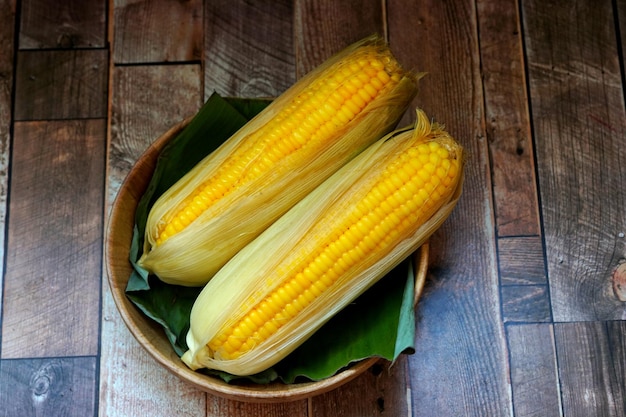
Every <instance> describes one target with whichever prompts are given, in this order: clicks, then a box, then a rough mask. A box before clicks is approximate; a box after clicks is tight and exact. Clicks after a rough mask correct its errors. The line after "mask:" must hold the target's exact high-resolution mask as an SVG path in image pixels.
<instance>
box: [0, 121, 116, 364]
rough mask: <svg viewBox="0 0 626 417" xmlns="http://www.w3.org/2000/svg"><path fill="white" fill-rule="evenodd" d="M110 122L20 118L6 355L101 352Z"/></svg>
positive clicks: (9, 243)
mask: <svg viewBox="0 0 626 417" xmlns="http://www.w3.org/2000/svg"><path fill="white" fill-rule="evenodd" d="M105 129H106V122H105V120H79V121H53V122H23V123H16V124H15V140H14V143H13V151H14V153H13V155H12V171H11V184H10V194H11V200H10V204H9V211H10V213H11V216H10V217H9V222H8V240H7V253H6V275H5V283H4V312H3V321H2V357H3V358H25V357H46V356H72V355H80V356H85V355H96V354H97V353H98V336H99V335H98V322H99V307H100V271H101V266H100V265H101V259H102V254H101V250H102V203H103V200H104V197H103V189H102V184H103V182H104V177H103V175H104V152H105V134H106V130H105ZM42 311H43V312H45V314H41V312H42ZM68 341H73V342H72V343H68Z"/></svg>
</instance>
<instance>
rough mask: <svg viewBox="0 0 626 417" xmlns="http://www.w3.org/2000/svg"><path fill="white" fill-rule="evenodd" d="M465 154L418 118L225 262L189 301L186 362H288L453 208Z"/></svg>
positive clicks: (257, 366)
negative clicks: (310, 338) (300, 346)
mask: <svg viewBox="0 0 626 417" xmlns="http://www.w3.org/2000/svg"><path fill="white" fill-rule="evenodd" d="M462 178H463V151H462V148H461V147H460V146H459V145H458V144H457V143H456V142H455V141H454V139H452V138H451V137H450V136H449V135H448V134H447V133H446V132H445V131H444V130H443V128H442V127H441V126H440V125H437V124H432V125H431V124H430V123H429V121H428V119H427V117H426V115H425V114H424V112H422V111H418V112H417V122H416V125H415V128H414V129H404V130H400V131H397V132H395V133H392V134H390V135H389V136H388V137H386V138H383V139H381V140H380V141H378V142H376V143H375V144H373V145H372V146H370V148H368V149H367V150H366V151H364V152H363V153H361V154H360V155H359V156H357V157H356V158H355V159H354V160H352V161H351V162H349V163H348V164H347V165H345V166H344V167H343V168H342V169H340V170H339V171H337V173H336V174H334V175H333V176H331V177H330V178H329V179H328V180H326V181H325V182H324V183H323V184H321V185H320V186H319V187H317V188H316V189H315V190H314V191H313V192H311V193H310V194H309V195H308V196H307V197H305V198H304V199H303V200H302V201H301V202H299V203H298V204H296V205H295V206H294V207H293V208H292V209H291V210H289V211H288V212H287V213H286V214H285V215H284V216H282V217H281V218H280V219H279V220H277V221H276V222H275V223H274V224H273V225H271V226H270V227H269V228H268V229H267V230H266V231H265V232H264V233H263V234H261V235H260V236H259V237H258V238H257V239H255V240H254V241H253V242H252V243H250V244H249V245H248V246H246V247H245V248H244V249H243V250H241V251H240V252H239V253H238V254H237V255H236V256H235V257H233V258H232V259H231V261H230V262H228V263H227V264H226V265H225V266H224V267H223V268H222V269H221V270H220V271H219V272H218V273H217V274H216V275H215V276H214V277H213V279H212V280H211V281H210V282H209V283H208V284H207V285H206V286H205V288H204V289H203V290H202V291H201V293H200V295H199V297H198V298H197V300H196V301H195V303H194V306H193V308H192V312H191V317H190V330H189V332H188V334H187V344H188V346H189V350H188V351H187V352H186V353H185V354H184V355H183V357H182V359H183V361H184V362H185V363H186V364H187V365H188V366H189V367H190V368H192V369H198V368H204V367H205V368H210V369H219V370H222V371H226V372H229V373H232V374H235V375H249V374H254V373H256V372H260V371H262V370H264V369H266V368H268V367H270V366H272V365H274V364H275V363H277V362H278V361H279V360H280V359H282V358H284V357H285V356H286V355H287V354H288V353H290V352H291V351H293V350H294V349H295V348H296V347H297V346H298V345H300V344H301V343H302V342H303V341H304V340H306V338H308V337H309V336H310V335H311V334H312V333H313V332H314V331H315V330H316V329H318V328H319V327H320V326H321V325H322V324H323V323H324V322H326V321H327V320H328V319H330V318H331V317H332V316H333V315H334V314H336V313H337V312H338V311H339V310H340V309H342V308H343V307H344V306H346V305H347V304H348V303H350V302H352V301H353V300H354V299H355V298H356V297H358V295H360V294H361V293H363V292H364V291H365V290H366V289H367V288H368V287H369V286H371V285H372V284H373V283H375V282H376V281H377V280H378V279H380V278H381V277H382V276H384V275H385V274H386V273H387V272H389V271H390V270H391V269H392V268H393V267H395V266H396V265H397V264H398V263H400V262H401V261H402V260H403V259H405V258H406V257H407V256H409V255H410V254H411V253H412V252H413V251H415V250H416V249H417V248H418V247H419V246H420V245H421V244H423V243H424V242H425V241H426V240H427V239H428V237H429V236H430V235H431V234H432V233H433V232H434V231H435V230H436V229H437V228H438V227H439V226H440V225H441V223H442V222H443V221H444V220H445V219H446V218H447V216H448V215H449V214H450V212H451V211H452V209H453V208H454V206H455V204H456V202H457V200H458V198H459V196H460V194H461V188H462Z"/></svg>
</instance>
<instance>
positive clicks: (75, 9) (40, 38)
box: [19, 0, 107, 49]
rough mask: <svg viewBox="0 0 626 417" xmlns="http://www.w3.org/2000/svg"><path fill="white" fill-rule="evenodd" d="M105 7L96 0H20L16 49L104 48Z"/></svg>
mask: <svg viewBox="0 0 626 417" xmlns="http://www.w3.org/2000/svg"><path fill="white" fill-rule="evenodd" d="M106 8H107V4H106V2H104V1H99V0H68V1H62V2H58V1H52V0H25V1H22V2H21V13H20V17H21V19H20V36H19V48H20V49H44V48H96V47H99V48H101V47H104V46H105V43H106Z"/></svg>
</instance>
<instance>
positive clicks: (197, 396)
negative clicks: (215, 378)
mask: <svg viewBox="0 0 626 417" xmlns="http://www.w3.org/2000/svg"><path fill="white" fill-rule="evenodd" d="M102 320H103V321H102V350H101V359H100V381H99V382H100V385H99V392H100V397H99V404H98V406H99V414H98V415H101V416H107V417H126V416H142V415H150V416H154V417H171V416H188V417H192V416H194V417H195V416H204V415H206V414H205V410H206V397H207V395H206V394H205V393H204V392H200V391H198V390H197V389H194V388H192V387H191V386H189V385H186V384H185V383H184V382H182V381H181V380H180V379H178V378H177V377H176V376H174V375H172V374H170V373H169V372H168V371H167V370H166V369H165V368H163V367H161V366H160V365H159V364H158V363H157V362H156V361H155V360H154V359H153V358H152V357H151V356H149V355H148V353H147V352H146V351H145V350H144V349H143V347H141V346H140V345H139V343H137V341H136V340H135V339H134V338H133V336H132V335H131V334H130V332H129V331H128V329H127V328H126V325H125V324H124V322H123V321H122V318H121V317H120V315H119V313H118V312H117V309H116V308H115V304H114V303H113V299H112V297H111V292H110V289H109V288H108V284H106V283H105V287H104V288H103V300H102Z"/></svg>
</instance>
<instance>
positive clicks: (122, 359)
mask: <svg viewBox="0 0 626 417" xmlns="http://www.w3.org/2000/svg"><path fill="white" fill-rule="evenodd" d="M201 81H202V74H201V70H200V66H199V65H150V66H122V67H115V68H114V73H113V87H112V90H113V91H112V109H111V140H110V145H109V153H108V155H107V161H108V177H107V200H106V211H107V213H108V211H109V210H110V208H111V205H112V203H113V201H114V199H115V196H116V195H117V192H118V190H119V187H120V186H121V183H122V181H123V180H124V178H125V177H126V175H127V174H128V172H129V171H130V169H131V168H132V166H133V164H134V163H135V161H136V160H137V159H138V158H139V156H140V155H141V154H142V153H143V151H144V150H145V149H146V148H147V147H148V146H149V145H150V144H151V143H152V142H153V141H154V140H155V139H156V138H157V137H158V136H160V135H161V134H162V133H164V132H165V131H166V130H167V129H168V128H169V127H171V126H172V125H174V124H175V123H178V122H179V121H181V120H182V119H184V118H186V117H188V116H190V115H192V114H193V113H195V112H196V111H197V110H198V108H199V107H200V105H201V98H202V87H201ZM105 276H106V275H105ZM101 326H102V330H101V332H102V335H101V356H100V401H99V415H102V416H110V417H122V416H133V415H148V414H149V415H151V416H173V415H196V416H201V415H205V410H206V395H205V394H204V393H203V392H200V391H198V390H197V389H194V388H191V387H190V386H188V385H186V384H185V383H183V382H182V381H180V380H179V379H178V378H177V377H175V376H174V375H171V374H170V373H169V372H167V371H166V370H165V369H164V368H162V367H161V366H160V365H159V364H157V363H156V362H155V361H154V360H153V359H152V358H151V357H150V356H148V355H147V353H146V351H145V350H144V349H143V348H142V347H141V346H140V345H139V344H138V343H137V341H136V340H135V339H134V338H133V336H132V335H131V334H130V332H129V331H128V329H127V328H126V325H125V324H124V322H123V321H122V318H121V317H120V315H119V313H118V312H117V309H116V307H115V304H114V302H113V298H112V296H111V292H110V289H109V286H108V283H107V282H106V280H105V282H104V283H103V299H102V323H101Z"/></svg>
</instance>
